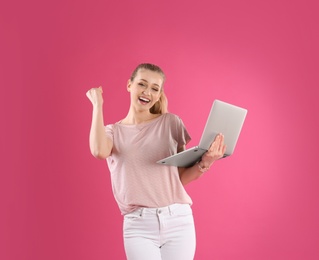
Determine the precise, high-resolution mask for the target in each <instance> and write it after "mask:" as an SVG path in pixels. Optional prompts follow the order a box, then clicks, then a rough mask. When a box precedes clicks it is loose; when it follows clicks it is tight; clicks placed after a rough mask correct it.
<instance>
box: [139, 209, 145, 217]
mask: <svg viewBox="0 0 319 260" xmlns="http://www.w3.org/2000/svg"><path fill="white" fill-rule="evenodd" d="M143 211H144V208H141V212H140V217H142V216H143Z"/></svg>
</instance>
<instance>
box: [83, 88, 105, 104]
mask: <svg viewBox="0 0 319 260" xmlns="http://www.w3.org/2000/svg"><path fill="white" fill-rule="evenodd" d="M102 93H103V90H102V87H98V88H91V89H90V90H89V91H88V92H86V96H87V97H88V99H89V100H90V101H91V102H92V105H93V106H101V105H102V104H103V97H102Z"/></svg>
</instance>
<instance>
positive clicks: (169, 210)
mask: <svg viewBox="0 0 319 260" xmlns="http://www.w3.org/2000/svg"><path fill="white" fill-rule="evenodd" d="M168 212H169V215H170V216H172V215H173V209H171V205H169V206H168Z"/></svg>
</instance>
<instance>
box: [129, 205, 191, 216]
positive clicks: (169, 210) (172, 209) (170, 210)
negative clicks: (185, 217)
mask: <svg viewBox="0 0 319 260" xmlns="http://www.w3.org/2000/svg"><path fill="white" fill-rule="evenodd" d="M185 211H187V212H191V211H192V209H191V206H190V205H189V204H180V203H174V204H171V205H168V206H166V207H160V208H145V207H142V208H139V209H137V210H135V211H133V212H131V213H128V214H126V215H139V216H143V215H159V214H161V215H174V213H177V212H185Z"/></svg>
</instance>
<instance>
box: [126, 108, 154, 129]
mask: <svg viewBox="0 0 319 260" xmlns="http://www.w3.org/2000/svg"><path fill="white" fill-rule="evenodd" d="M157 116H159V115H155V114H152V113H151V112H150V111H149V110H144V111H137V110H135V109H133V108H130V110H129V112H128V114H127V116H126V117H125V118H124V119H123V120H122V123H124V124H128V125H137V124H141V123H145V122H148V121H150V120H152V119H154V118H156V117H157Z"/></svg>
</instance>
